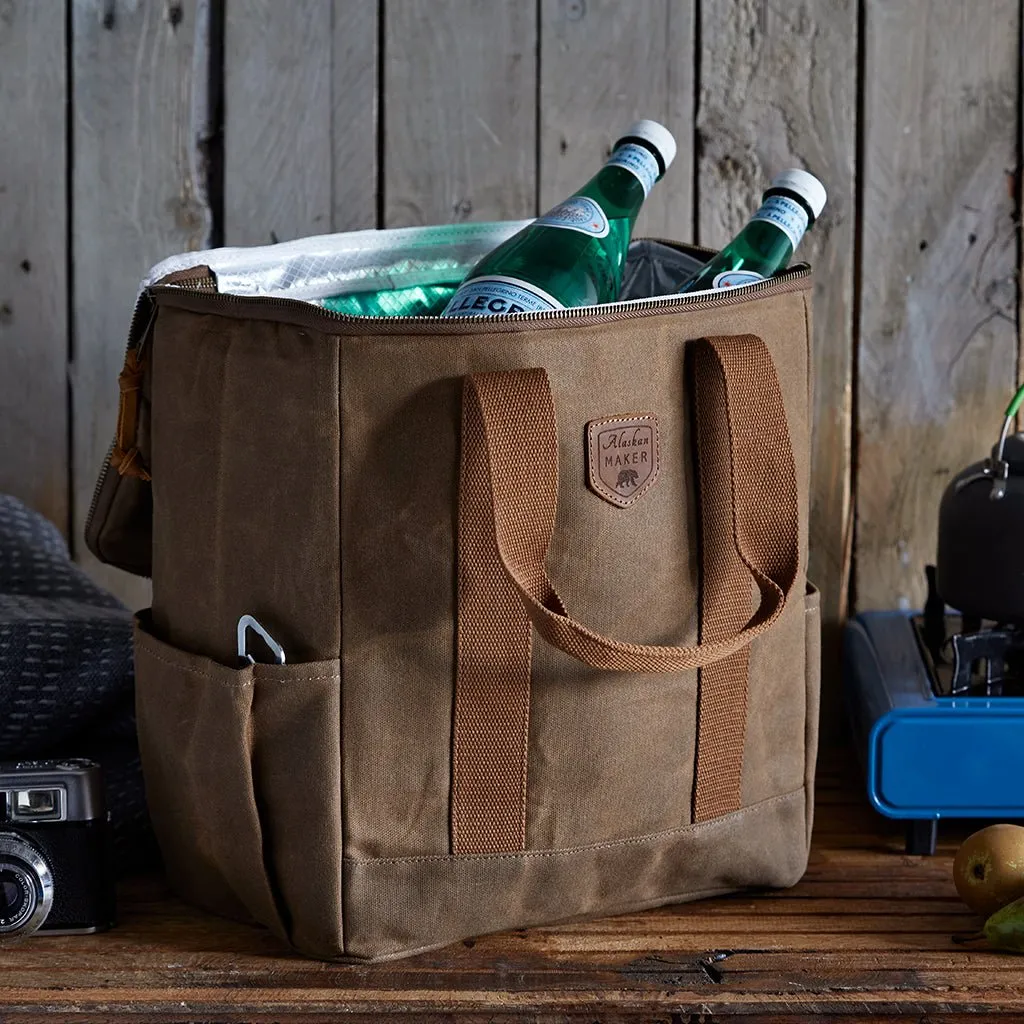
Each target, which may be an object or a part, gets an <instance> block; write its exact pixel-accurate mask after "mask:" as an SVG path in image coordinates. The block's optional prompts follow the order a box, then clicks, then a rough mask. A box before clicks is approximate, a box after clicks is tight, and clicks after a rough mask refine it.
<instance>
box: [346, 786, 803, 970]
mask: <svg viewBox="0 0 1024 1024" xmlns="http://www.w3.org/2000/svg"><path fill="white" fill-rule="evenodd" d="M805 815H806V793H805V790H804V789H803V788H800V789H797V790H794V791H793V792H790V793H786V794H784V795H782V796H778V797H773V798H771V799H768V800H763V801H761V802H760V803H758V804H754V805H752V806H750V807H744V808H742V809H741V810H739V811H736V812H734V813H733V814H729V815H725V816H723V817H721V818H717V819H715V820H713V821H709V822H701V823H698V824H694V825H688V826H686V827H684V828H680V829H673V830H671V831H667V832H661V833H658V834H656V835H653V836H646V837H643V838H641V839H634V840H622V841H619V842H613V843H602V844H595V845H593V846H588V847H582V848H577V849H573V850H539V851H528V852H526V853H520V854H505V855H482V856H461V857H399V858H390V859H389V858H381V859H375V860H362V861H354V860H346V861H345V864H344V872H345V908H344V915H343V917H344V921H345V938H346V943H345V944H346V953H347V956H346V957H345V958H346V959H353V960H360V961H377V960H391V959H395V958H398V957H401V956H409V955H411V954H413V953H419V952H425V951H427V950H430V949H437V948H439V947H441V946H445V945H448V944H449V943H451V942H455V941H458V940H460V939H464V938H468V937H470V936H477V935H485V934H488V933H490V932H497V931H503V930H505V929H509V928H524V927H533V926H537V925H544V924H553V923H556V922H566V921H572V920H579V919H584V918H590V917H598V916H606V915H610V914H620V913H626V912H628V911H635V910H642V909H646V908H648V907H656V906H661V905H663V904H667V903H681V902H685V901H687V900H693V899H699V898H702V897H705V896H713V895H718V894H721V893H725V892H731V891H734V890H737V889H744V888H749V887H755V886H756V887H786V886H790V885H794V884H795V883H796V882H797V881H799V879H800V877H801V876H802V875H803V872H804V870H805V869H806V866H807V856H808V844H807V829H806V816H805Z"/></svg>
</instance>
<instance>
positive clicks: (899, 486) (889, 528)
mask: <svg viewBox="0 0 1024 1024" xmlns="http://www.w3.org/2000/svg"><path fill="white" fill-rule="evenodd" d="M1018 19H1019V8H1018V5H1017V3H1016V0H986V2H985V3H984V4H983V5H979V4H968V3H955V2H949V0H943V2H941V3H933V2H932V0H901V2H900V3H890V2H889V0H869V2H868V4H867V8H866V21H865V74H864V101H863V132H864V162H863V172H862V174H863V181H862V193H863V200H862V203H861V211H860V212H861V224H862V231H863V252H862V272H861V273H862V281H861V296H860V301H861V305H860V309H861V314H860V327H861V330H860V339H859V352H860V357H859V370H860V374H859V394H858V399H859V401H858V410H859V419H858V424H857V434H858V446H857V451H858V462H857V545H856V566H857V580H856V585H857V597H858V600H859V602H860V603H862V604H865V605H868V606H879V605H889V606H892V605H900V606H903V607H911V606H915V605H917V604H919V602H920V600H921V597H922V592H923V576H922V571H921V567H922V565H923V564H924V563H925V562H926V561H927V560H929V559H932V558H934V551H935V537H936V528H937V510H938V502H939V498H940V497H941V495H942V490H943V488H944V487H945V485H946V484H947V483H948V482H949V479H950V477H951V476H953V475H954V474H955V473H956V472H958V471H959V470H960V469H961V468H963V466H964V465H965V464H966V463H968V462H971V461H974V460H975V459H978V458H980V457H981V456H982V455H985V454H987V450H988V448H989V447H990V446H991V445H992V443H993V442H994V441H995V440H996V438H997V437H998V434H999V426H1000V424H1001V422H1002V410H1003V407H1005V405H1006V402H1007V401H1008V399H1009V396H1010V394H1011V393H1012V389H1013V383H1014V378H1015V375H1016V372H1017V349H1018V330H1017V288H1018V280H1017V268H1018V262H1017V261H1018V237H1019V223H1018V219H1017V209H1016V206H1017V194H1016V189H1017V186H1016V184H1015V177H1016V175H1015V169H1016V163H1017V159H1018V156H1017V153H1018V145H1019V142H1018V126H1019V123H1020V119H1019V115H1018V109H1019V96H1018V67H1019V62H1020V47H1019V40H1018V30H1019V20H1018Z"/></svg>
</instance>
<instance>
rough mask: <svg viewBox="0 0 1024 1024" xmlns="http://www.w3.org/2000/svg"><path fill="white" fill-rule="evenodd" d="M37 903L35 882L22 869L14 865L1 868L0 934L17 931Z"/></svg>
mask: <svg viewBox="0 0 1024 1024" xmlns="http://www.w3.org/2000/svg"><path fill="white" fill-rule="evenodd" d="M37 902H38V900H37V897H36V887H35V885H34V884H33V880H32V879H30V878H29V876H28V875H27V874H26V872H25V871H24V870H23V869H22V868H20V867H18V866H16V865H14V864H5V865H3V866H0V932H3V933H9V932H13V931H17V930H18V929H19V928H20V927H21V926H22V925H23V924H24V923H25V921H27V920H28V918H29V917H30V916H31V914H32V911H33V910H35V908H36V903H37Z"/></svg>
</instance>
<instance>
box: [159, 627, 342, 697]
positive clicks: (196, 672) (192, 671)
mask: <svg viewBox="0 0 1024 1024" xmlns="http://www.w3.org/2000/svg"><path fill="white" fill-rule="evenodd" d="M142 635H143V636H145V634H142ZM139 647H140V649H142V650H143V651H144V652H145V655H146V657H147V658H152V659H153V660H154V661H159V662H160V664H161V665H166V666H167V667H168V668H173V669H176V670H177V671H178V672H186V673H188V675H190V676H199V677H200V678H201V679H210V680H212V681H213V682H215V683H217V682H222V683H226V684H227V685H228V686H237V687H239V688H244V687H247V686H252V685H253V683H254V682H255V680H252V679H249V680H245V679H232V678H230V675H229V674H230V673H232V672H245V671H246V669H245V668H237V669H234V668H229V667H228V666H227V665H222V666H221V667H222V668H223V669H224V673H225V675H224V676H223V677H222V676H220V675H216V674H214V673H213V672H204V671H203V670H202V669H200V668H191V667H189V666H187V665H182V664H181V663H180V662H175V661H171V660H170V658H165V657H163V655H160V654H157V653H156V652H155V651H153V650H150V649H148V647H147V645H146V644H145V643H144V642H140V644H139ZM261 678H262V679H263V680H265V681H266V682H271V680H270V679H268V678H267V677H266V676H262V677H261ZM340 678H341V677H340V676H339V675H338V674H333V675H323V676H295V677H291V676H289V677H288V678H282V679H281V682H282V684H284V683H322V682H332V681H334V680H335V679H340Z"/></svg>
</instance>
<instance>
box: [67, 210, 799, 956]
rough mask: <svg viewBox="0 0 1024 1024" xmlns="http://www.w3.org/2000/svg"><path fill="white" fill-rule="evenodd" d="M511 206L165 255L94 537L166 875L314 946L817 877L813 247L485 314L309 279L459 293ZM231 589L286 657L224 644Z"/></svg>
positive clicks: (137, 323) (399, 945) (145, 312)
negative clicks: (437, 223)
mask: <svg viewBox="0 0 1024 1024" xmlns="http://www.w3.org/2000/svg"><path fill="white" fill-rule="evenodd" d="M518 226H519V225H518V224H509V225H484V226H475V227H471V226H461V227H459V228H451V229H409V230H405V231H399V232H384V233H373V232H364V233H359V234H355V235H341V236H325V237H324V238H315V239H304V240H300V241H298V242H293V243H286V244H283V245H277V246H271V247H266V248H262V249H244V250H231V249H226V250H214V251H211V252H207V253H199V254H194V253H193V254H187V255H186V256H183V257H178V258H175V260H172V261H167V262H166V263H165V264H162V265H160V266H159V267H158V268H156V269H155V270H154V271H153V272H152V273H151V275H150V276H149V278H148V279H147V281H146V283H145V288H144V290H143V292H142V295H141V297H140V300H139V305H138V308H137V310H136V315H135V318H134V321H133V324H132V329H131V337H130V342H129V348H128V355H127V360H126V366H125V371H124V372H123V373H122V375H121V381H120V385H121V415H120V418H119V423H118V433H117V438H116V439H115V443H114V446H113V450H112V453H111V458H110V460H109V461H108V465H107V467H106V468H105V470H104V472H103V474H102V476H101V478H100V481H99V484H98V486H97V493H96V499H95V502H94V506H93V509H92V511H91V514H90V521H89V526H88V531H87V538H88V541H89V544H90V547H91V548H92V549H93V550H94V551H95V552H96V553H97V554H98V556H99V557H100V558H102V559H103V560H105V561H108V562H111V563H113V564H115V565H120V566H122V567H124V568H127V569H129V570H130V571H132V572H136V573H141V574H151V575H152V579H153V602H152V609H151V610H150V611H148V612H145V613H142V614H140V615H139V616H138V619H137V624H136V649H135V652H136V678H137V697H136V700H137V710H138V728H139V739H140V744H141V749H142V755H143V765H144V771H145V778H146V786H147V794H148V800H149V804H150V809H151V813H152V819H153V823H154V827H155V829H156V832H157V835H158V838H159V841H160V844H161V848H162V851H163V855H164V859H165V862H166V867H167V872H168V874H169V877H170V879H171V881H172V883H173V885H174V886H175V887H176V889H177V890H178V891H179V892H180V893H181V894H182V895H183V896H184V897H185V898H187V899H188V900H190V901H192V902H194V903H196V904H199V905H200V906H202V907H205V908H208V909H209V910H211V911H214V912H216V913H219V914H223V915H227V916H229V917H232V918H238V919H242V920H250V921H251V920H255V921H257V922H260V923H262V924H263V925H265V926H267V927H268V928H270V929H272V930H273V931H274V932H276V933H277V934H278V935H279V936H281V937H282V938H284V939H286V940H287V941H289V942H290V943H291V944H292V945H293V946H294V947H295V948H296V949H298V950H300V951H301V952H303V953H306V954H309V955H311V956H316V957H322V958H341V957H347V958H354V959H358V960H380V959H387V958H392V957H396V956H401V955H404V954H408V953H412V952H415V951H417V950H424V949H428V948H431V947H436V946H439V945H443V944H445V943H448V942H451V941H453V940H456V939H460V938H464V937H468V936H472V935H477V934H481V933H486V932H492V931H496V930H500V929H506V928H511V927H522V926H529V925H538V924H543V923H550V922H556V921H564V920H568V919H573V918H580V917H589V916H594V915H603V914H614V913H618V912H622V911H627V910H634V909H637V908H643V907H653V906H657V905H660V904H665V903H672V902H678V901H683V900H690V899H695V898H698V897H702V896H709V895H712V894H716V893H724V892H727V891H730V890H736V889H740V888H743V887H748V886H787V885H791V884H793V883H794V882H796V881H797V880H798V879H799V878H800V876H801V874H802V873H803V871H804V869H805V866H806V862H807V855H808V845H809V839H810V829H811V813H812V788H813V775H814V762H815V753H816V736H817V713H818V673H819V656H818V652H819V622H818V604H817V596H816V594H815V593H814V591H813V589H812V588H810V587H808V585H807V584H806V580H805V574H804V567H805V565H806V545H807V504H808V471H809V468H808V462H809V454H808V451H809V444H808V434H809V428H810V404H809V403H810V395H809V363H810V355H809V344H810V277H809V273H808V270H807V268H806V267H805V266H800V267H796V268H793V269H791V270H790V271H788V272H786V273H785V274H783V275H782V276H780V277H777V278H775V279H773V280H771V281H766V282H762V283H760V284H758V285H756V286H753V287H748V288H743V289H738V290H736V291H735V292H733V293H728V294H721V295H714V296H707V295H704V296H697V297H685V296H679V295H676V296H674V297H670V298H663V299H656V298H653V299H643V298H641V299H637V300H634V301H627V302H620V303H616V304H613V305H607V306H598V307H590V308H586V309H578V310H574V309H569V310H563V311H560V312H558V313H545V314H515V315H510V316H504V317H492V318H486V319H449V320H440V319H437V318H436V317H409V318H400V317H399V318H395V317H391V318H387V317H377V318H371V317H358V316H352V315H346V314H343V313H337V312H330V311H328V310H325V309H324V308H322V306H321V305H319V302H320V299H321V298H322V297H323V296H324V295H325V294H328V293H345V292H346V291H347V292H348V293H349V294H350V295H351V296H353V301H355V302H357V303H358V302H360V301H362V298H363V296H364V295H365V294H368V293H369V292H371V291H372V290H374V289H378V290H380V289H383V290H387V289H395V290H396V293H397V292H401V291H402V290H403V289H408V288H412V289H414V290H415V289H417V288H420V287H428V288H429V287H434V286H437V285H440V286H442V290H443V287H449V292H450V290H451V288H453V287H454V285H455V284H456V283H457V282H458V280H459V279H460V278H461V276H462V275H464V274H465V273H466V271H467V270H468V268H469V267H470V266H471V265H472V263H473V262H474V261H475V259H476V258H477V257H478V256H479V255H481V254H482V253H483V252H486V251H488V250H489V249H490V248H492V247H493V246H494V245H495V244H497V242H498V241H500V240H501V239H502V238H504V237H507V235H508V234H509V233H511V232H512V231H513V230H515V228H517V227H518ZM446 232H447V233H446ZM654 248H656V249H659V250H660V251H661V252H662V253H664V252H670V253H673V252H674V253H675V254H676V255H677V256H680V255H682V258H685V259H688V260H690V262H691V263H693V262H694V256H695V255H696V256H697V257H698V258H699V257H700V256H701V254H700V253H695V251H694V250H689V255H686V252H687V250H685V247H667V246H657V245H655V246H654ZM706 256H707V253H706V252H705V253H704V254H703V258H706ZM647 262H648V266H647V271H648V274H647V276H648V278H649V279H650V280H652V281H656V280H657V279H658V278H659V275H660V274H661V271H662V270H663V269H664V268H663V266H662V263H660V262H659V260H658V259H657V258H654V259H653V261H652V260H648V261H647ZM668 262H671V261H668ZM634 277H636V275H634ZM639 277H641V278H642V277H643V275H642V274H641V275H639ZM648 287H653V286H652V285H648ZM403 294H404V293H403ZM442 304H443V302H442ZM244 615H252V616H254V617H255V618H256V619H257V620H258V622H259V623H260V624H261V625H262V626H263V627H264V628H265V629H266V630H267V631H268V633H269V634H271V635H272V637H273V638H274V640H276V641H277V642H279V643H280V644H281V645H282V647H283V648H284V651H285V655H286V662H285V663H284V664H277V663H274V662H273V661H272V659H270V658H269V656H257V657H256V661H255V663H250V662H249V661H248V660H245V661H240V660H239V657H238V648H237V646H236V640H237V626H238V623H239V619H240V617H242V616H244Z"/></svg>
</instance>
